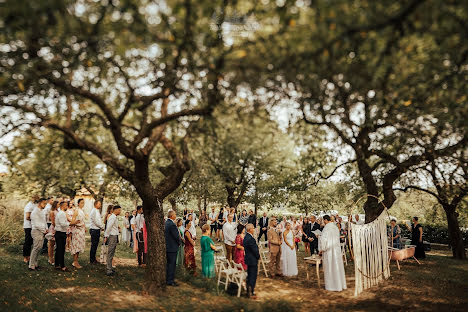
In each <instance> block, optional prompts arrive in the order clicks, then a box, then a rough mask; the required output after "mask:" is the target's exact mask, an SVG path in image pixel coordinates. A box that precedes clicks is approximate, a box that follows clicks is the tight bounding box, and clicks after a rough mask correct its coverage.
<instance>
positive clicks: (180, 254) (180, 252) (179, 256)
mask: <svg viewBox="0 0 468 312" xmlns="http://www.w3.org/2000/svg"><path fill="white" fill-rule="evenodd" d="M178 230H179V233H180V236H181V237H184V227H183V226H181V227H179V228H178ZM184 257H185V254H184V244H180V245H179V250H178V251H177V259H176V260H177V261H176V265H177V266H179V265H182V264H184Z"/></svg>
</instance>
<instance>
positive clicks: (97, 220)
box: [89, 199, 104, 264]
mask: <svg viewBox="0 0 468 312" xmlns="http://www.w3.org/2000/svg"><path fill="white" fill-rule="evenodd" d="M101 207H102V201H101V200H99V199H97V200H95V201H94V208H93V209H92V210H91V213H90V214H89V234H90V235H91V249H90V250H89V263H91V264H98V263H99V262H97V260H96V251H97V249H98V245H99V238H100V237H101V229H103V228H104V225H103V224H102V218H101Z"/></svg>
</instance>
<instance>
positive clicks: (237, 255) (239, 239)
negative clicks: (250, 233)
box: [234, 224, 247, 270]
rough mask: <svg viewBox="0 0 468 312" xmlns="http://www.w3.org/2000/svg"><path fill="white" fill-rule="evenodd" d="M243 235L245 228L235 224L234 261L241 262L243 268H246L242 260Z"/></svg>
mask: <svg viewBox="0 0 468 312" xmlns="http://www.w3.org/2000/svg"><path fill="white" fill-rule="evenodd" d="M244 236H245V230H244V226H243V225H242V224H239V225H238V226H237V236H236V241H235V243H236V248H235V249H234V262H235V263H240V264H242V267H243V268H244V270H247V266H246V265H245V262H244V244H243V242H244Z"/></svg>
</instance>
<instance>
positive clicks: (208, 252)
mask: <svg viewBox="0 0 468 312" xmlns="http://www.w3.org/2000/svg"><path fill="white" fill-rule="evenodd" d="M211 244H213V245H214V243H213V240H212V239H211V238H210V237H209V236H202V238H201V239H200V246H201V263H202V275H203V276H204V277H208V278H212V277H215V275H216V274H215V260H214V250H213V249H211Z"/></svg>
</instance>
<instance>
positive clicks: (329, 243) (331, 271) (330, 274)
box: [320, 222, 346, 291]
mask: <svg viewBox="0 0 468 312" xmlns="http://www.w3.org/2000/svg"><path fill="white" fill-rule="evenodd" d="M320 242H321V244H320V250H321V251H322V264H323V275H324V278H325V289H326V290H331V291H342V290H344V289H346V277H345V271H344V265H343V256H342V255H341V245H340V230H339V229H338V227H337V226H336V225H335V223H333V222H329V223H327V225H325V227H324V228H323V231H322V236H321V239H320Z"/></svg>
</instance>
